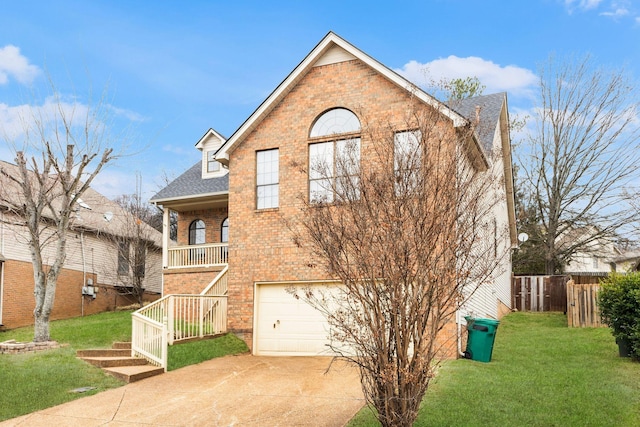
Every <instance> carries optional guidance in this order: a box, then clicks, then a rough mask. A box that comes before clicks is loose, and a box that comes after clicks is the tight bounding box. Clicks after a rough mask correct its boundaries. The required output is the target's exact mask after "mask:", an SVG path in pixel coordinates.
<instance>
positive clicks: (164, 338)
mask: <svg viewBox="0 0 640 427" xmlns="http://www.w3.org/2000/svg"><path fill="white" fill-rule="evenodd" d="M225 277H226V276H225ZM226 331H227V297H226V296H223V295H218V296H212V295H175V294H172V295H167V296H165V297H163V298H160V299H159V300H157V301H154V302H153V303H151V304H149V305H147V306H145V307H142V308H140V309H139V310H137V311H135V312H134V313H132V333H131V355H132V356H133V357H143V358H145V359H147V360H148V361H149V363H152V364H154V365H157V366H161V367H163V368H164V369H165V371H166V370H167V346H168V345H172V344H173V343H174V342H177V341H181V340H187V339H191V338H202V337H204V336H208V335H217V334H221V333H225V332H226Z"/></svg>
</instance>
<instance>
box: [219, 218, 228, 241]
mask: <svg viewBox="0 0 640 427" xmlns="http://www.w3.org/2000/svg"><path fill="white" fill-rule="evenodd" d="M220 241H221V242H222V243H227V242H228V241H229V218H225V219H224V221H222V227H221V231H220Z"/></svg>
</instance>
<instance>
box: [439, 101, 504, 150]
mask: <svg viewBox="0 0 640 427" xmlns="http://www.w3.org/2000/svg"><path fill="white" fill-rule="evenodd" d="M506 97H507V94H506V92H499V93H494V94H491V95H482V96H474V97H473V98H466V99H459V100H453V101H449V102H447V103H446V104H447V105H448V106H449V107H451V109H453V110H455V111H457V112H458V113H460V114H461V115H462V116H464V117H466V118H467V119H468V120H470V121H472V122H475V121H478V126H477V127H476V132H477V134H478V137H479V139H480V142H481V144H482V148H483V149H484V150H485V152H486V153H489V152H491V150H492V149H493V148H494V147H493V143H494V135H495V131H496V126H497V125H498V123H499V121H500V114H501V113H502V107H503V105H504V103H505V99H506Z"/></svg>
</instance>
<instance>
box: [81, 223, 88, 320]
mask: <svg viewBox="0 0 640 427" xmlns="http://www.w3.org/2000/svg"><path fill="white" fill-rule="evenodd" d="M80 252H81V253H82V287H84V286H86V284H87V263H86V258H85V254H84V231H80ZM80 293H81V301H82V302H81V303H80V314H81V316H82V317H84V293H82V288H81V289H80Z"/></svg>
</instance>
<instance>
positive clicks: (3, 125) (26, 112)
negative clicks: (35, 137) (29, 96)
mask: <svg viewBox="0 0 640 427" xmlns="http://www.w3.org/2000/svg"><path fill="white" fill-rule="evenodd" d="M88 110H89V107H88V106H87V105H85V104H82V103H80V102H77V101H74V100H63V99H57V98H55V97H52V96H50V97H48V98H46V99H45V100H44V102H43V103H42V104H41V105H29V104H22V105H16V106H10V105H7V104H3V103H0V137H1V138H5V139H7V140H9V141H14V142H17V141H18V140H20V139H21V138H22V137H23V136H24V134H25V132H26V131H27V130H28V129H30V128H33V126H35V125H42V126H44V127H45V128H52V125H54V124H55V123H58V124H59V123H60V121H59V119H60V117H61V116H63V115H64V117H65V118H66V120H68V121H69V122H70V123H71V125H72V126H74V125H75V124H78V120H83V119H84V118H86V117H87V112H88ZM80 124H81V125H84V123H80Z"/></svg>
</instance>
